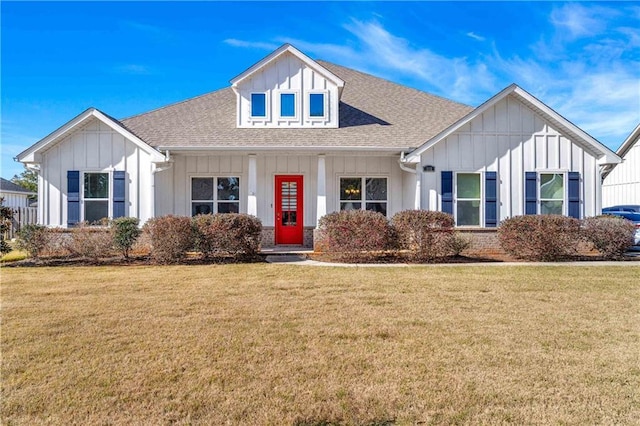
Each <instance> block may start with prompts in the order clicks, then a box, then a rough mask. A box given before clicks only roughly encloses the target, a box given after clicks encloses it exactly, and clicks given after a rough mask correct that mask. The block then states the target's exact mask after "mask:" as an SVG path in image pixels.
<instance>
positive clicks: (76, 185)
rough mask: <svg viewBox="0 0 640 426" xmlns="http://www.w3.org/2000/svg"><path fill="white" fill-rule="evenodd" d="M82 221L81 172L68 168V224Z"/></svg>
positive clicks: (72, 224) (71, 224)
mask: <svg viewBox="0 0 640 426" xmlns="http://www.w3.org/2000/svg"><path fill="white" fill-rule="evenodd" d="M78 222H80V172H79V171H78V170H67V226H74V225H75V224H77V223H78Z"/></svg>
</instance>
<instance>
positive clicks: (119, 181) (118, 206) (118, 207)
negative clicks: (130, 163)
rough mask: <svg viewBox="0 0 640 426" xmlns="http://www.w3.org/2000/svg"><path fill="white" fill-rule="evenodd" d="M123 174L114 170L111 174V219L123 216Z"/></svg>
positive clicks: (121, 171)
mask: <svg viewBox="0 0 640 426" xmlns="http://www.w3.org/2000/svg"><path fill="white" fill-rule="evenodd" d="M124 200H125V172H124V171H123V170H116V171H114V172H113V218H114V219H115V218H118V217H123V216H124V215H125V212H124V210H125V209H124V207H125V203H124Z"/></svg>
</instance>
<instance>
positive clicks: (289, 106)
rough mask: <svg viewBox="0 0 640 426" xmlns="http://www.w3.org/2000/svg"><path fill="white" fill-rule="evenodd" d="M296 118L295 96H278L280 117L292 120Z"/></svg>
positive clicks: (284, 94)
mask: <svg viewBox="0 0 640 426" xmlns="http://www.w3.org/2000/svg"><path fill="white" fill-rule="evenodd" d="M295 116H296V94H295V93H281V94H280V117H288V118H293V117H295Z"/></svg>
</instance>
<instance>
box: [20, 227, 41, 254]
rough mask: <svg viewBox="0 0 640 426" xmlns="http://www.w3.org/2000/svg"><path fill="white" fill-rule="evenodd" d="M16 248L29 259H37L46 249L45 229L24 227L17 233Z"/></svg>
mask: <svg viewBox="0 0 640 426" xmlns="http://www.w3.org/2000/svg"><path fill="white" fill-rule="evenodd" d="M16 245H17V247H18V249H20V250H24V251H26V252H27V253H28V254H29V257H33V258H38V257H39V256H40V255H41V254H42V253H43V252H44V251H45V250H46V248H47V245H48V235H47V228H46V227H45V226H42V225H26V226H23V227H22V229H20V230H19V231H18V241H17V244H16Z"/></svg>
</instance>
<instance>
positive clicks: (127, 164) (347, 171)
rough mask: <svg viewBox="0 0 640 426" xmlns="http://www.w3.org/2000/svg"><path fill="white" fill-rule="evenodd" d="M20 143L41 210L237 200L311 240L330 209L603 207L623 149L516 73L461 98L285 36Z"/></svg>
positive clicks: (277, 237)
mask: <svg viewBox="0 0 640 426" xmlns="http://www.w3.org/2000/svg"><path fill="white" fill-rule="evenodd" d="M18 159H19V160H20V161H21V162H23V163H25V164H27V165H29V166H30V167H32V168H39V193H38V199H39V209H40V211H39V213H40V215H39V217H40V221H41V222H42V223H43V224H45V225H48V226H62V227H66V226H73V225H74V224H76V223H77V222H79V221H83V220H89V221H93V220H97V219H99V218H101V217H104V216H108V217H118V216H123V215H125V216H135V217H138V218H139V219H140V220H141V222H145V221H146V220H148V219H149V218H152V217H154V216H160V215H166V214H178V215H195V214H198V213H208V212H243V213H249V214H252V215H255V216H257V217H259V218H260V219H261V220H262V223H263V226H264V229H265V232H264V238H263V240H264V244H265V245H272V244H305V245H307V246H309V245H311V244H312V236H313V230H314V228H315V227H316V225H317V222H318V220H319V218H320V217H321V216H323V215H325V214H326V213H328V212H332V211H337V210H340V209H368V210H375V211H379V212H381V213H383V214H385V215H387V217H391V216H392V215H393V214H395V213H397V212H399V211H401V210H404V209H418V208H422V209H429V210H441V211H447V212H450V213H452V214H453V215H454V217H455V218H456V222H457V224H458V226H464V227H473V228H484V227H495V226H496V225H497V224H498V223H499V221H500V220H503V219H505V218H507V217H510V216H515V215H521V214H537V213H560V214H565V215H571V216H575V217H585V216H593V215H596V214H598V213H599V212H600V209H601V202H600V193H601V187H600V184H601V175H600V170H601V168H602V167H603V166H605V165H608V164H615V163H618V162H620V158H619V157H618V156H617V155H616V154H615V153H613V152H612V151H610V150H609V149H608V148H606V147H605V146H604V145H602V144H600V143H599V142H598V141H596V140H595V139H593V138H592V137H591V136H589V135H588V134H586V133H585V132H584V131H582V130H580V129H579V128H578V127H576V126H575V125H573V124H572V123H570V122H569V121H567V120H566V119H564V118H563V117H562V116H560V115H559V114H557V113H556V112H555V111H553V110H552V109H551V108H549V107H548V106H546V105H544V104H543V103H542V102H541V101H539V100H538V99H536V98H534V97H533V96H531V95H530V94H528V93H527V92H526V91H524V90H523V89H521V88H519V87H518V86H516V85H512V86H509V87H508V88H506V89H505V90H503V91H502V92H500V93H498V94H497V95H496V96H494V97H493V98H491V99H489V100H488V101H487V102H485V103H484V104H482V105H481V106H479V107H478V108H475V109H474V108H471V107H469V106H466V105H462V104H459V103H456V102H453V101H449V100H447V99H443V98H441V97H437V96H433V95H430V94H427V93H424V92H421V91H418V90H415V89H411V88H408V87H405V86H401V85H398V84H395V83H392V82H389V81H386V80H383V79H380V78H377V77H373V76H371V75H367V74H364V73H361V72H358V71H355V70H352V69H349V68H345V67H342V66H338V65H335V64H331V63H328V62H324V61H313V60H311V59H310V58H309V57H307V56H306V55H304V54H303V53H301V52H300V51H299V50H297V49H296V48H294V47H293V46H290V45H284V46H282V47H280V48H279V49H277V50H276V51H274V52H273V53H271V54H270V55H268V56H267V57H266V58H264V59H263V60H261V61H260V62H258V63H257V64H255V65H254V66H252V67H251V68H249V69H248V70H246V71H245V72H243V73H242V74H240V75H239V76H237V77H235V78H234V79H233V80H231V87H229V88H226V89H222V90H218V91H216V92H212V93H209V94H205V95H203V96H199V97H196V98H193V99H189V100H186V101H184V102H180V103H176V104H173V105H169V106H166V107H163V108H160V109H157V110H154V111H151V112H148V113H145V114H140V115H136V116H134V117H129V118H126V119H122V120H115V119H113V118H111V117H109V116H108V115H106V114H104V113H102V112H100V111H98V110H96V109H94V108H91V109H88V110H87V111H85V112H83V113H82V114H80V115H78V116H77V117H75V118H74V119H72V120H71V121H69V122H68V123H67V124H65V125H64V126H62V127H61V128H59V129H58V130H56V131H54V132H53V133H52V134H50V135H49V136H47V137H45V138H44V139H42V140H41V141H39V142H38V143H36V144H35V145H33V146H32V147H30V148H29V149H27V150H26V151H24V152H22V153H21V154H19V156H18Z"/></svg>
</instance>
